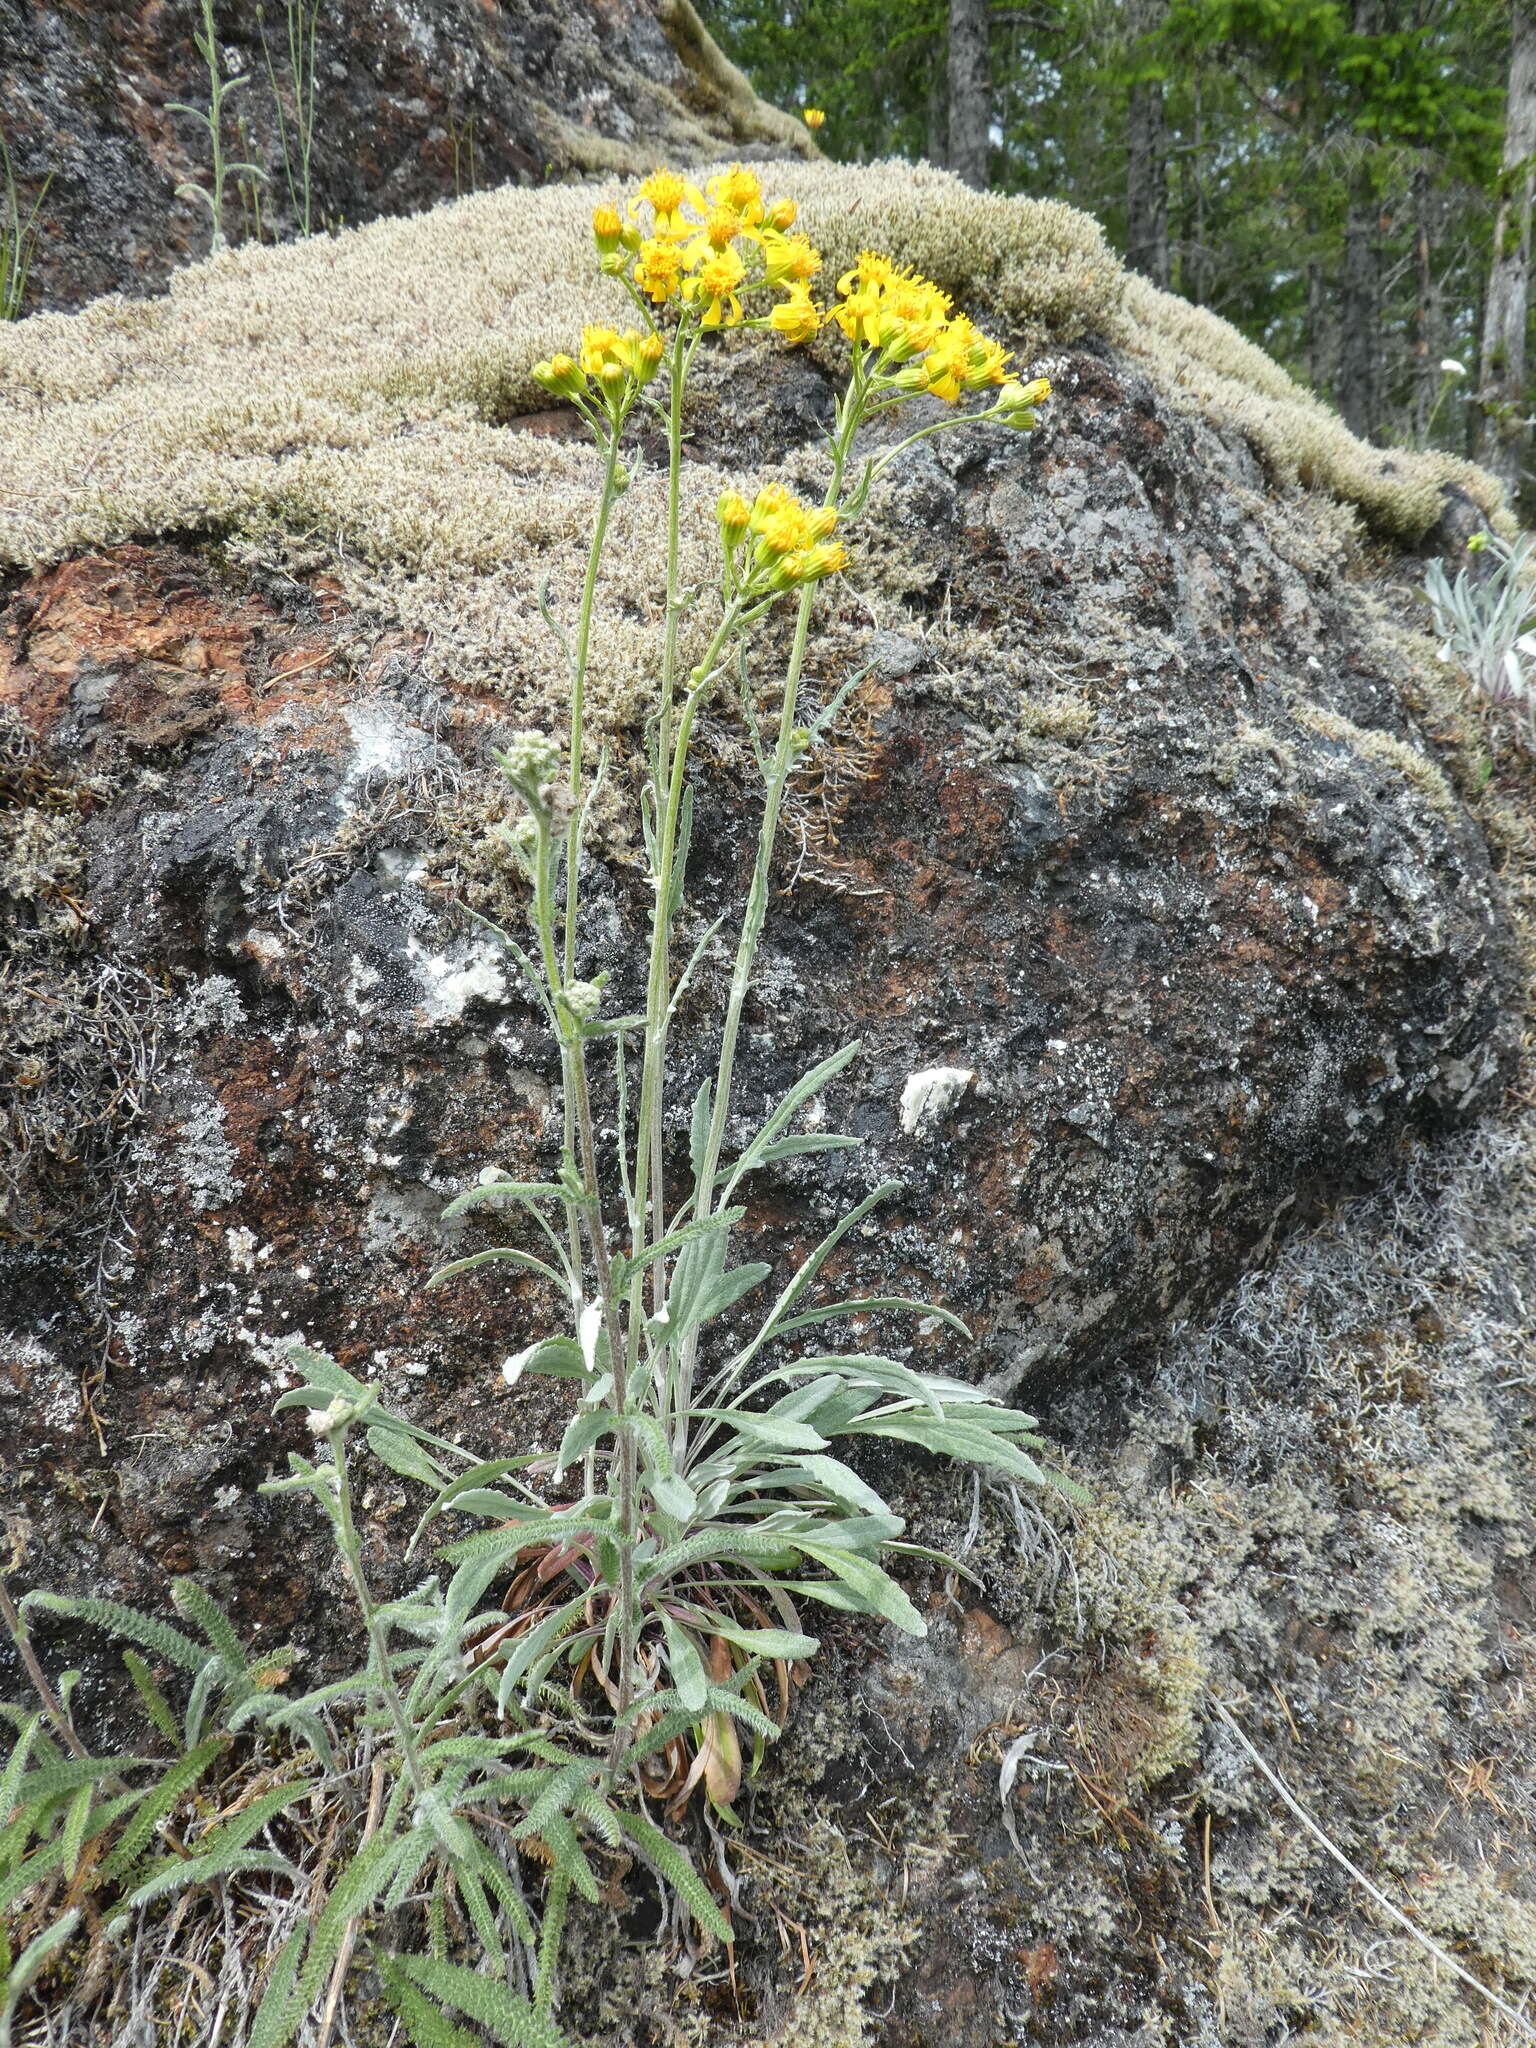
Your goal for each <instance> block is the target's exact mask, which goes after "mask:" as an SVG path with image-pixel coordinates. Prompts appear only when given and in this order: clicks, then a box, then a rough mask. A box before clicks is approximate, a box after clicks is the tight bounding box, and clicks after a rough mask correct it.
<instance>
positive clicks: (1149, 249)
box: [1125, 0, 1168, 290]
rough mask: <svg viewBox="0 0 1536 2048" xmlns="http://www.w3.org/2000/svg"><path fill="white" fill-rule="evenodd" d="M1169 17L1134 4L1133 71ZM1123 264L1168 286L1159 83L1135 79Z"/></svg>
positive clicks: (1142, 2) (1164, 130) (1153, 2)
mask: <svg viewBox="0 0 1536 2048" xmlns="http://www.w3.org/2000/svg"><path fill="white" fill-rule="evenodd" d="M1167 12H1168V4H1167V0H1134V4H1133V5H1132V6H1131V7H1130V8H1129V9H1128V10H1127V14H1126V27H1127V28H1128V29H1129V31H1130V33H1131V35H1132V37H1133V38H1134V39H1135V40H1134V41H1133V44H1132V47H1131V62H1132V66H1133V68H1134V67H1135V66H1136V65H1138V64H1139V63H1140V62H1142V61H1143V60H1144V58H1145V55H1146V53H1145V51H1144V50H1143V49H1142V48H1140V47H1138V46H1139V45H1140V44H1141V43H1142V41H1143V39H1144V38H1145V37H1146V36H1148V35H1149V34H1150V33H1151V32H1152V31H1153V30H1155V29H1156V28H1157V27H1158V26H1159V25H1160V24H1161V22H1162V20H1163V18H1164V16H1165V15H1166V14H1167ZM1125 260H1126V262H1127V263H1128V264H1129V265H1130V267H1131V268H1132V270H1139V271H1140V272H1141V274H1142V276H1143V277H1149V278H1151V280H1152V282H1153V283H1154V284H1157V285H1162V286H1163V288H1164V289H1165V290H1166V289H1167V285H1168V127H1167V122H1166V121H1165V119H1164V109H1163V81H1162V80H1161V79H1160V78H1137V79H1136V80H1135V82H1134V84H1133V85H1132V86H1131V98H1130V107H1129V109H1128V114H1127V119H1126V131H1125Z"/></svg>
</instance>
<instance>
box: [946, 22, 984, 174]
mask: <svg viewBox="0 0 1536 2048" xmlns="http://www.w3.org/2000/svg"><path fill="white" fill-rule="evenodd" d="M991 129H992V51H991V16H990V9H989V7H988V0H949V168H950V169H951V170H952V171H953V172H954V173H955V175H956V177H959V178H963V179H964V180H965V182H966V184H967V185H975V186H977V187H978V188H980V189H981V190H985V188H986V186H987V184H988V183H989V182H990V181H989V178H988V171H989V169H990V159H991V139H992V138H991Z"/></svg>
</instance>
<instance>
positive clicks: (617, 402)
mask: <svg viewBox="0 0 1536 2048" xmlns="http://www.w3.org/2000/svg"><path fill="white" fill-rule="evenodd" d="M661 358H662V341H661V337H660V335H658V334H641V333H640V332H639V331H638V329H636V328H633V327H627V328H625V330H624V332H623V333H622V334H620V333H619V332H618V331H617V329H615V328H612V327H584V328H583V329H582V330H581V357H580V360H579V361H575V362H573V361H572V359H571V358H570V357H569V356H563V355H562V356H551V357H550V359H549V361H548V362H545V363H535V364H534V366H533V379H534V382H535V383H536V384H542V385H543V387H544V389H545V390H546V391H551V392H553V393H554V394H555V396H556V397H557V398H573V399H580V400H583V401H585V402H587V403H591V402H592V401H593V400H596V402H597V403H599V404H600V405H602V406H603V407H604V409H605V410H606V411H608V412H610V413H613V414H615V415H616V414H617V413H618V412H619V411H620V409H621V408H622V406H623V404H624V402H625V400H626V399H627V398H628V396H629V394H630V392H631V389H632V388H637V387H639V386H642V385H645V384H649V383H650V381H651V379H652V378H653V377H654V376H655V374H656V372H657V371H658V370H659V369H660V368H661Z"/></svg>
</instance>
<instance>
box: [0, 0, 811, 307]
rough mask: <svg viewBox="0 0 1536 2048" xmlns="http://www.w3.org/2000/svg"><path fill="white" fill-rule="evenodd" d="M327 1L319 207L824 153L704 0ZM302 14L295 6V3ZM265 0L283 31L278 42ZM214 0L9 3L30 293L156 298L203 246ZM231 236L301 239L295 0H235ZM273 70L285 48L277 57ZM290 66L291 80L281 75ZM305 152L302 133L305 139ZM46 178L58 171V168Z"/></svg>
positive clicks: (5, 5) (340, 209)
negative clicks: (32, 213) (717, 40)
mask: <svg viewBox="0 0 1536 2048" xmlns="http://www.w3.org/2000/svg"><path fill="white" fill-rule="evenodd" d="M294 9H296V10H297V11H298V12H299V13H301V14H305V15H310V14H312V15H313V16H314V18H315V22H316V42H315V56H316V61H315V80H316V83H315V135H316V141H315V146H314V152H313V158H312V171H311V176H312V191H311V207H312V212H311V219H312V221H313V223H314V225H315V227H316V228H321V227H330V226H341V225H348V226H355V225H357V224H358V223H360V222H362V221H368V220H375V219H377V218H379V217H380V216H381V215H384V214H397V213H407V212H414V211H415V210H417V209H418V208H420V207H424V206H430V205H432V204H433V203H434V202H436V201H437V200H440V199H445V198H454V197H456V196H457V195H458V194H460V193H464V192H473V191H476V190H483V189H484V188H485V187H486V186H489V185H499V184H503V183H505V182H506V181H507V180H508V179H515V180H517V181H518V182H519V183H531V184H543V183H546V182H547V181H548V180H549V179H551V178H556V177H563V176H567V175H570V174H572V173H582V172H589V171H594V170H603V171H614V170H620V171H645V170H649V169H650V168H651V165H652V163H653V161H655V159H656V158H657V157H658V156H671V157H681V158H684V159H693V158H697V157H700V156H709V155H714V154H718V153H719V152H720V151H721V150H722V149H735V150H743V149H750V150H751V151H752V152H753V153H754V154H755V155H759V156H763V155H774V154H780V155H783V154H792V153H794V152H796V151H799V152H801V153H807V152H808V151H809V148H810V145H809V142H808V138H807V136H806V133H805V130H804V129H803V128H802V127H801V125H800V124H799V123H798V122H796V121H793V120H791V119H790V118H789V117H788V116H787V115H784V114H781V113H779V112H778V110H777V109H775V108H773V107H769V106H767V105H766V104H764V103H763V102H762V101H760V100H758V99H756V98H755V96H754V95H753V93H752V92H751V89H750V87H748V85H747V83H746V81H745V80H744V79H743V78H742V76H741V74H740V73H739V72H738V71H736V70H735V67H734V66H732V65H731V64H730V63H728V62H727V60H726V59H725V58H724V56H722V54H721V52H720V51H719V50H718V49H717V48H716V46H715V44H714V43H713V42H712V41H711V39H710V37H709V36H708V35H707V34H706V32H705V31H704V29H703V28H702V26H701V24H700V23H699V20H698V17H697V15H696V14H695V13H694V10H693V7H692V5H691V4H690V0H602V4H601V5H598V4H593V0H576V4H574V5H569V6H555V5H551V4H549V0H324V4H323V5H322V6H320V7H319V8H318V9H315V8H314V7H313V6H312V5H309V4H306V5H305V6H304V7H302V8H299V4H298V0H294ZM289 11H294V10H289ZM263 15H264V16H265V45H264V43H263ZM201 19H202V8H201V0H154V4H152V5H150V6H144V5H142V4H140V0H89V4H88V5H80V4H78V0H77V4H68V0H65V4H52V5H40V4H36V0H0V134H3V135H4V136H5V137H6V139H7V141H8V143H9V146H10V150H11V154H12V158H13V161H14V163H15V167H16V174H17V182H18V186H19V188H20V193H21V199H22V210H23V213H25V212H26V210H27V208H28V207H29V205H30V203H31V201H32V200H33V199H34V198H37V197H39V196H41V200H42V211H41V215H40V229H41V233H40V238H39V242H38V247H37V254H36V259H35V261H34V264H33V268H32V279H31V285H30V287H29V293H28V301H29V304H30V305H33V306H77V305H80V304H81V303H83V302H84V301H85V300H86V299H89V298H94V297H95V296H96V295H97V294H98V293H100V292H107V291H122V292H128V293H130V294H138V293H143V292H147V291H154V290H157V289H159V288H161V287H163V286H164V284H165V283H166V281H167V279H168V278H169V277H170V275H171V273H172V272H173V271H174V270H175V269H177V268H178V267H179V266H180V265H182V264H184V263H186V262H188V261H189V260H190V259H192V258H195V257H198V256H201V255H203V254H205V253H206V252H207V249H208V246H209V214H208V209H207V207H206V206H205V205H204V204H203V202H202V201H201V200H198V199H196V198H188V197H187V196H186V195H185V194H184V193H182V192H181V191H180V190H179V188H180V187H183V186H185V185H189V184H193V185H201V186H207V185H209V184H210V182H211V180H210V174H209V141H208V136H207V132H206V130H205V129H204V128H203V127H202V126H200V124H199V123H198V121H197V120H196V119H195V118H194V117H193V116H191V115H189V114H186V113H182V112H178V111H177V107H178V104H189V105H191V106H194V107H199V108H206V107H207V105H208V72H207V67H206V65H205V64H204V62H203V60H202V58H201V57H200V56H199V55H198V52H197V50H196V48H195V47H194V43H193V34H194V31H195V30H196V29H197V28H198V26H199V24H200V22H201ZM215 19H216V22H217V24H218V28H219V34H220V38H221V42H220V48H221V52H222V58H221V62H222V69H223V72H224V75H225V76H226V77H228V78H232V77H237V76H240V75H242V74H243V75H244V77H245V79H246V81H247V83H246V84H245V85H244V86H242V87H240V88H239V89H238V90H237V91H236V92H235V94H234V95H233V97H232V98H231V99H230V101H229V102H228V106H227V110H226V116H225V134H224V153H225V156H226V158H227V159H228V160H229V161H230V162H232V163H233V162H241V163H253V164H254V165H255V166H256V167H257V169H258V170H259V172H260V174H261V175H260V176H259V178H256V179H254V180H253V179H251V178H248V177H246V178H243V179H242V178H240V177H232V178H231V180H230V183H229V186H228V191H227V203H226V211H225V221H224V230H225V234H226V236H227V237H228V239H229V240H230V241H231V242H243V241H247V240H251V239H257V240H261V239H266V240H272V239H286V238H288V237H289V236H290V235H292V233H293V232H294V231H295V227H296V225H297V214H298V209H299V206H300V204H301V197H300V195H301V193H302V179H300V178H297V177H296V178H295V181H294V183H293V184H292V185H290V181H289V173H288V167H287V165H286V164H285V159H284V149H283V136H282V130H281V127H280V123H279V105H281V108H282V111H283V121H284V123H286V124H287V126H288V129H289V133H290V140H291V138H292V121H293V112H294V93H293V86H292V80H291V73H290V67H289V59H288V29H287V14H286V13H285V7H284V4H283V0H275V4H272V5H269V6H267V7H266V8H265V9H263V8H262V7H261V6H259V5H257V4H256V0H220V4H219V6H218V7H217V8H216V9H215ZM269 67H270V68H269ZM274 76H275V80H276V91H275V93H274V85H273V78H274ZM291 154H292V156H293V161H294V163H295V164H296V163H297V149H296V145H294V147H293V149H292V150H291ZM49 180H51V182H49V183H48V184H47V189H46V191H44V189H43V188H44V183H45V181H49Z"/></svg>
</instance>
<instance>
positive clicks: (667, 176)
mask: <svg viewBox="0 0 1536 2048" xmlns="http://www.w3.org/2000/svg"><path fill="white" fill-rule="evenodd" d="M642 200H645V201H647V202H648V203H649V205H650V206H651V208H652V210H653V211H654V213H655V215H656V225H657V227H658V228H662V227H669V226H671V225H672V223H673V222H674V221H678V222H679V224H680V225H684V226H686V222H682V221H681V218H680V217H681V215H682V211H683V208H684V206H685V205H693V206H696V207H697V208H698V209H699V211H700V212H701V213H702V212H703V211H704V202H703V200H702V199H701V198H700V196H699V191H698V187H697V186H695V185H690V184H689V183H688V181H687V179H686V178H680V177H679V176H678V174H677V172H676V171H663V170H659V169H658V170H654V171H652V173H651V175H650V176H649V177H648V178H647V179H646V180H645V182H644V184H642V185H641V187H640V190H639V193H638V194H637V195H636V197H635V198H634V199H633V200H632V201H631V202H630V208H629V210H630V212H631V213H633V212H634V211H635V209H636V207H637V206H638V205H639V204H640V202H641V201H642Z"/></svg>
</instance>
